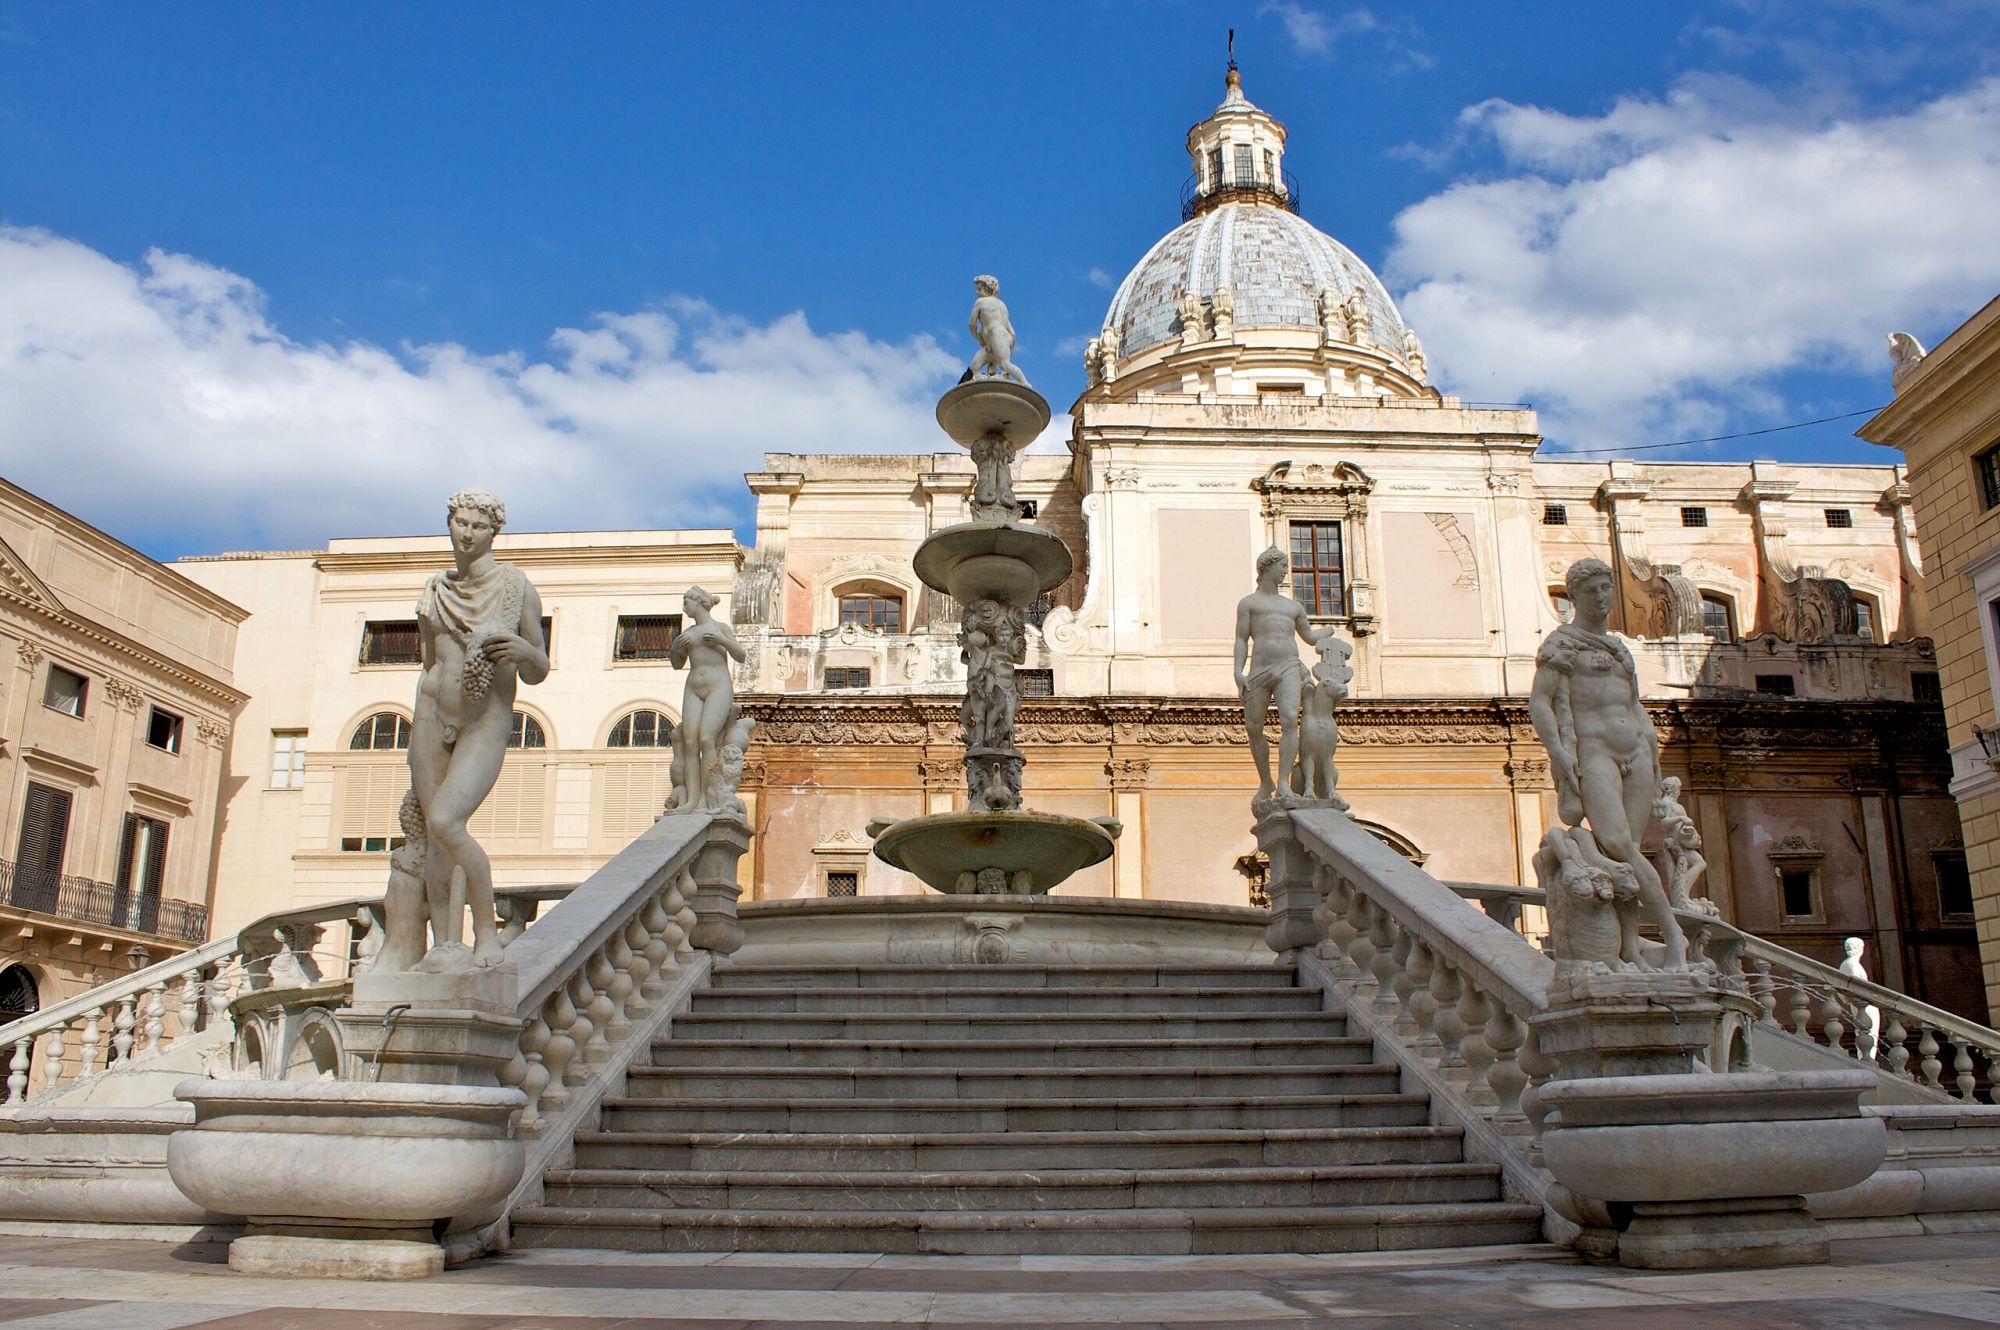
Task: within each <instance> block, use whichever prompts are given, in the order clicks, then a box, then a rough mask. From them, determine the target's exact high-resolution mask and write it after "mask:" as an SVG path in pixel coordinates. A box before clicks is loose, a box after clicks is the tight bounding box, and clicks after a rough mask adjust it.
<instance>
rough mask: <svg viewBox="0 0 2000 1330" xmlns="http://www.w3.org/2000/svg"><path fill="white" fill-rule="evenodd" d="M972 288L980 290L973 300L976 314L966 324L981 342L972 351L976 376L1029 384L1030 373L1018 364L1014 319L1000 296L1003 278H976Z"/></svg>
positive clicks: (973, 375) (973, 370)
mask: <svg viewBox="0 0 2000 1330" xmlns="http://www.w3.org/2000/svg"><path fill="white" fill-rule="evenodd" d="M972 289H973V290H975V291H977V292H978V293H979V298H978V299H977V300H974V301H973V302H972V317H971V318H969V319H967V320H966V324H965V326H966V328H967V329H968V330H969V331H970V332H971V333H972V336H973V339H974V340H975V341H977V342H978V343H979V349H978V350H977V351H975V352H973V353H972V377H973V378H975V379H1011V380H1013V381H1014V382H1015V383H1018V384H1020V385H1022V386H1023V387H1026V386H1027V383H1028V376H1027V375H1025V374H1023V373H1021V371H1020V370H1019V369H1017V368H1015V365H1014V322H1013V320H1012V319H1011V318H1009V317H1008V315H1007V304H1006V302H1005V301H1003V300H1001V299H1000V279H999V278H998V277H988V276H984V275H982V276H979V277H975V278H973V279H972Z"/></svg>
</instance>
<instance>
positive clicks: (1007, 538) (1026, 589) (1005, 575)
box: [914, 522, 1076, 605]
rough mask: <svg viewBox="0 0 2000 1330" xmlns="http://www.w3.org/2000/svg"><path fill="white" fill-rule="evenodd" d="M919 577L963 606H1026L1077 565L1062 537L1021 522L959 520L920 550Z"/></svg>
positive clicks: (925, 583)
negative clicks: (987, 601) (994, 602)
mask: <svg viewBox="0 0 2000 1330" xmlns="http://www.w3.org/2000/svg"><path fill="white" fill-rule="evenodd" d="M914 566H915V568H916V570H917V576H918V577H919V578H920V579H922V581H923V583H924V585H925V586H928V587H935V588H938V589H940V590H943V591H948V592H950V593H951V596H952V598H953V599H954V600H956V601H957V602H958V603H959V604H961V605H970V604H971V603H972V602H973V601H975V600H984V599H988V598H990V599H993V600H998V601H1001V602H1003V603H1005V604H1009V605H1026V604H1027V603H1028V602H1029V601H1031V600H1033V599H1034V598H1035V597H1036V596H1039V595H1040V594H1041V593H1042V592H1044V591H1050V590H1053V589H1054V588H1056V587H1059V586H1061V585H1062V584H1063V583H1064V582H1065V581H1067V580H1068V579H1069V575H1070V570H1071V569H1072V568H1074V567H1075V566H1076V564H1075V560H1073V559H1072V558H1071V557H1070V552H1069V546H1067V545H1065V544H1063V542H1062V537H1060V536H1058V535H1056V534H1054V533H1053V532H1049V531H1044V530H1043V529H1042V528H1040V527H1038V526H1028V525H1026V524H1025V523H1021V522H960V523H959V524H958V525H956V526H948V527H944V528H942V529H941V530H938V531H935V532H933V533H932V534H931V536H930V538H929V539H927V540H925V541H924V543H923V544H922V545H920V546H918V547H917V557H916V559H915V561H914Z"/></svg>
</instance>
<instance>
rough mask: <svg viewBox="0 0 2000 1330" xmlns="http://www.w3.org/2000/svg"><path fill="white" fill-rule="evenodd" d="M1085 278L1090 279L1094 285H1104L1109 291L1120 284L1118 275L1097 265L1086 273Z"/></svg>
mask: <svg viewBox="0 0 2000 1330" xmlns="http://www.w3.org/2000/svg"><path fill="white" fill-rule="evenodd" d="M1084 279H1085V280H1086V281H1088V282H1089V283H1090V284H1091V285H1092V286H1097V287H1102V288H1103V289H1105V290H1106V291H1109V290H1110V289H1111V288H1112V287H1114V286H1116V285H1117V284H1118V279H1117V278H1116V277H1114V276H1112V275H1111V274H1110V273H1108V272H1106V271H1105V270H1104V269H1102V268H1096V267H1093V268H1092V269H1091V270H1090V271H1089V272H1087V273H1085V274H1084Z"/></svg>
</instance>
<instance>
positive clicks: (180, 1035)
mask: <svg viewBox="0 0 2000 1330" xmlns="http://www.w3.org/2000/svg"><path fill="white" fill-rule="evenodd" d="M176 1017H177V1019H178V1020H179V1022H180V1026H179V1028H178V1029H176V1030H175V1031H174V1037H173V1040H172V1041H171V1042H170V1043H168V1045H167V1047H168V1048H178V1047H179V1046H180V1045H181V1044H183V1043H185V1042H187V1041H188V1040H190V1039H192V1038H194V1032H195V1027H196V1025H197V1023H198V1022H199V1021H200V1020H201V967H200V966H199V965H197V966H193V967H191V968H189V969H187V970H184V971H183V972H182V973H181V987H180V1005H179V1008H178V1009H177V1012H176Z"/></svg>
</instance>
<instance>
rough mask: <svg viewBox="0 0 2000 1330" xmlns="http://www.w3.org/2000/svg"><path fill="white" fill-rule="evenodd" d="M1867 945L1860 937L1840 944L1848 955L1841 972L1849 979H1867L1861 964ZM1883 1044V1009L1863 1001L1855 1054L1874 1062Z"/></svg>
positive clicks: (1856, 1034)
mask: <svg viewBox="0 0 2000 1330" xmlns="http://www.w3.org/2000/svg"><path fill="white" fill-rule="evenodd" d="M1867 945H1868V944H1867V943H1865V942H1863V941H1862V940H1861V939H1860V938H1858V937H1851V938H1849V939H1847V941H1845V942H1843V943H1841V944H1840V949H1841V951H1842V952H1843V953H1844V954H1845V957H1846V959H1844V960H1842V961H1841V962H1840V972H1841V973H1842V974H1844V975H1846V976H1847V977H1848V978H1849V979H1859V980H1861V981H1863V982H1864V983H1865V982H1866V981H1867V979H1868V971H1867V970H1866V969H1865V968H1863V966H1862V964H1861V953H1862V951H1863V950H1865V949H1866V947H1867ZM1881 1044H1882V1009H1881V1008H1880V1007H1878V1006H1876V1005H1875V1004H1874V1003H1872V1002H1867V1003H1863V1004H1862V1007H1861V1018H1860V1019H1859V1020H1858V1021H1856V1022H1855V1024H1854V1056H1855V1057H1857V1058H1859V1059H1861V1060H1862V1061H1863V1062H1873V1061H1874V1060H1875V1050H1876V1049H1877V1048H1879V1047H1881Z"/></svg>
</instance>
